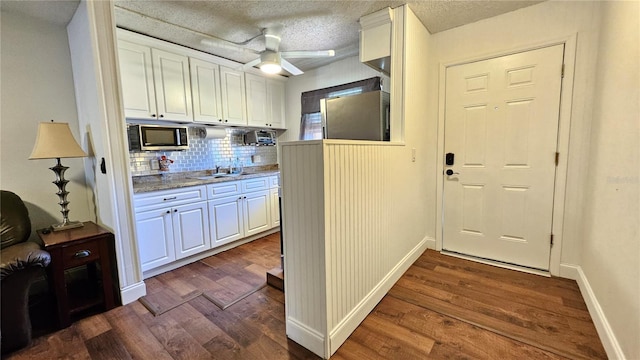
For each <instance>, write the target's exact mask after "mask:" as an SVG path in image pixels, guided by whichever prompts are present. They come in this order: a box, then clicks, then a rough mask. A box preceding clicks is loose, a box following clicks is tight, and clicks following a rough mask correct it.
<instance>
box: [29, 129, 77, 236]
mask: <svg viewBox="0 0 640 360" xmlns="http://www.w3.org/2000/svg"><path fill="white" fill-rule="evenodd" d="M85 156H87V153H86V152H84V150H82V148H81V147H80V145H78V142H77V141H76V139H74V137H73V134H71V129H70V128H69V124H68V123H60V122H58V123H56V122H53V120H51V122H41V123H40V124H39V125H38V135H37V137H36V144H35V145H34V146H33V151H31V156H29V160H35V159H56V161H57V163H56V166H54V167H50V168H49V169H51V170H53V172H54V173H55V174H56V180H55V181H53V183H54V184H56V185H57V186H58V192H57V193H56V194H58V197H59V198H60V202H59V203H58V204H60V206H61V207H62V210H60V212H61V213H62V222H61V223H59V224H54V225H51V229H52V230H53V231H60V230H66V229H72V228H76V227H81V226H83V224H82V222H80V221H69V209H68V207H67V206H68V205H69V200H67V195H69V192H68V191H67V190H66V189H65V188H66V186H67V183H68V182H69V180H65V178H64V172H65V171H66V170H67V169H68V168H69V167H67V166H63V165H62V164H61V163H60V159H61V158H77V157H85Z"/></svg>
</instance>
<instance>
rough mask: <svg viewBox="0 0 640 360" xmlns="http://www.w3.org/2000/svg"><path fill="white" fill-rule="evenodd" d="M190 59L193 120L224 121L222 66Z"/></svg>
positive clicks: (210, 122)
mask: <svg viewBox="0 0 640 360" xmlns="http://www.w3.org/2000/svg"><path fill="white" fill-rule="evenodd" d="M189 60H190V62H189V65H190V68H191V94H192V96H193V120H194V121H196V122H204V123H208V124H217V123H221V122H223V119H222V118H223V116H222V114H223V113H222V92H221V90H220V66H218V65H217V64H213V63H210V62H207V61H202V60H199V59H195V58H190V59H189Z"/></svg>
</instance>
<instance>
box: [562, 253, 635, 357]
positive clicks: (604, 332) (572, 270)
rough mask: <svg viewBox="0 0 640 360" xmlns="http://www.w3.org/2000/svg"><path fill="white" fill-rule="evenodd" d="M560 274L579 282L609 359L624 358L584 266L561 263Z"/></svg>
mask: <svg viewBox="0 0 640 360" xmlns="http://www.w3.org/2000/svg"><path fill="white" fill-rule="evenodd" d="M560 276H562V277H565V278H569V279H573V280H576V282H577V283H578V287H579V288H580V292H581V293H582V297H583V298H584V302H585V303H586V304H587V309H589V315H591V319H592V320H593V324H594V325H595V327H596V330H597V331H598V336H599V337H600V341H602V346H604V350H605V351H606V352H607V357H608V358H609V359H620V360H624V359H625V356H624V352H623V351H622V348H621V347H620V344H619V343H618V339H616V336H615V334H614V333H613V329H612V328H611V325H610V324H609V321H608V320H607V317H606V315H605V313H604V311H603V310H602V306H600V303H599V302H598V298H596V294H595V293H594V292H593V289H592V288H591V285H590V284H589V279H587V276H586V275H585V273H584V272H583V271H582V267H581V266H580V265H574V264H561V265H560Z"/></svg>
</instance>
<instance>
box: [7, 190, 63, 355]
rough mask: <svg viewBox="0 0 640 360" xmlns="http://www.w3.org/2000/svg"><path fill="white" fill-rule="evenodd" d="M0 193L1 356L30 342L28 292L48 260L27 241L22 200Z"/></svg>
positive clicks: (28, 226)
mask: <svg viewBox="0 0 640 360" xmlns="http://www.w3.org/2000/svg"><path fill="white" fill-rule="evenodd" d="M0 193H1V196H0V242H1V243H0V286H1V289H0V291H1V293H0V297H1V298H0V301H1V303H0V308H1V313H0V316H1V317H0V322H1V323H2V329H1V332H0V339H1V340H0V341H1V343H2V346H1V347H2V353H3V354H5V353H7V352H11V351H13V350H16V349H19V348H21V347H24V346H26V345H28V344H29V342H31V320H30V318H29V288H30V287H31V283H32V282H33V281H34V279H35V278H36V277H37V276H38V275H39V274H41V273H42V268H44V267H46V266H48V265H49V263H50V262H51V256H50V255H49V253H48V252H46V251H44V250H42V249H41V248H40V245H38V244H37V243H35V242H30V241H27V240H28V239H29V236H30V234H31V221H30V220H29V212H28V210H27V207H26V206H25V205H24V203H23V202H22V199H20V197H19V196H18V195H16V194H14V193H12V192H10V191H5V190H0Z"/></svg>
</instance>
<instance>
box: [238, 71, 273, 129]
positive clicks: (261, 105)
mask: <svg viewBox="0 0 640 360" xmlns="http://www.w3.org/2000/svg"><path fill="white" fill-rule="evenodd" d="M244 78H245V83H246V86H247V123H248V124H249V126H258V127H265V126H267V127H268V126H269V124H268V123H269V111H268V106H267V79H265V78H263V77H261V76H257V75H253V74H245V77H244Z"/></svg>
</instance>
